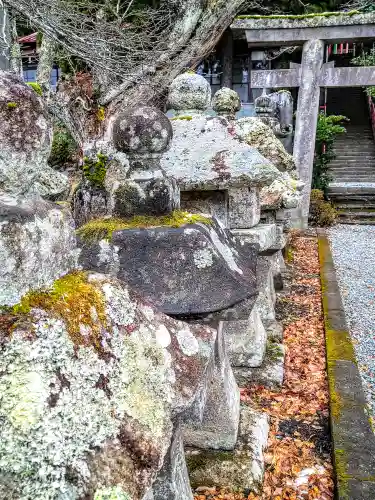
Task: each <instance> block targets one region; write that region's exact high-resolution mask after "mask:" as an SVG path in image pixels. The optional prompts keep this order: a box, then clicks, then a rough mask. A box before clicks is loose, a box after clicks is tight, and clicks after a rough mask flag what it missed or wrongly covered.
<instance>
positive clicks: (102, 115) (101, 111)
mask: <svg viewBox="0 0 375 500" xmlns="http://www.w3.org/2000/svg"><path fill="white" fill-rule="evenodd" d="M96 118H97V119H98V121H100V122H103V121H104V120H105V108H104V107H103V106H99V108H98V111H97V112H96Z"/></svg>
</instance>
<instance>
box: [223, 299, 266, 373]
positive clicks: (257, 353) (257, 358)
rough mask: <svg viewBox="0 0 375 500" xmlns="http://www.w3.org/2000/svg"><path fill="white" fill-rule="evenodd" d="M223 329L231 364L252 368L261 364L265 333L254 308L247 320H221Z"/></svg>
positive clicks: (264, 348) (264, 347)
mask: <svg viewBox="0 0 375 500" xmlns="http://www.w3.org/2000/svg"><path fill="white" fill-rule="evenodd" d="M223 331H224V338H225V344H226V347H227V351H228V356H229V361H230V364H231V366H244V367H250V368H253V367H257V366H260V365H261V364H262V362H263V359H264V356H265V354H266V345H267V333H266V330H265V329H264V326H263V323H262V320H261V318H260V314H259V312H258V310H257V309H256V308H253V310H252V311H251V314H250V316H249V319H248V320H243V321H226V322H223Z"/></svg>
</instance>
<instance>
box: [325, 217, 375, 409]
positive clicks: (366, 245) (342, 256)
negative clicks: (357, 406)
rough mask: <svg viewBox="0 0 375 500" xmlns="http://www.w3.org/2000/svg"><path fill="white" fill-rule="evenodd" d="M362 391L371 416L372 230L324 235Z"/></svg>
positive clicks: (343, 229) (374, 364)
mask: <svg viewBox="0 0 375 500" xmlns="http://www.w3.org/2000/svg"><path fill="white" fill-rule="evenodd" d="M328 236H329V239H330V243H331V249H332V254H333V260H334V264H335V267H336V273H337V279H338V283H339V287H340V292H341V296H342V299H343V302H344V309H345V314H346V319H347V322H348V326H349V329H350V332H351V335H352V338H353V343H354V347H355V351H356V356H357V361H358V365H359V370H360V373H361V376H362V382H363V388H364V391H365V394H366V397H367V400H368V403H369V406H370V410H371V413H372V416H373V417H374V416H375V226H354V225H338V226H335V227H333V228H331V229H330V230H329V231H328Z"/></svg>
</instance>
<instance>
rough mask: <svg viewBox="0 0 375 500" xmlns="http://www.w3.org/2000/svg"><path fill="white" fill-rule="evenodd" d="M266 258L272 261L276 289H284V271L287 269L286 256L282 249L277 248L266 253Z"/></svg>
mask: <svg viewBox="0 0 375 500" xmlns="http://www.w3.org/2000/svg"><path fill="white" fill-rule="evenodd" d="M265 257H266V259H267V260H268V262H269V263H270V266H271V270H272V274H273V284H274V288H275V290H277V291H279V290H282V289H283V287H284V283H283V272H284V271H285V270H286V266H285V261H284V257H283V254H282V251H281V250H276V251H274V252H272V253H266V254H265Z"/></svg>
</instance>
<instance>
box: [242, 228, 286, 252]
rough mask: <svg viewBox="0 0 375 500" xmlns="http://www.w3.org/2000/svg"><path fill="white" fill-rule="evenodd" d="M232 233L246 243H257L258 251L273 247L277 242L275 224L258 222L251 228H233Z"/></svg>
mask: <svg viewBox="0 0 375 500" xmlns="http://www.w3.org/2000/svg"><path fill="white" fill-rule="evenodd" d="M232 233H233V234H234V236H236V237H237V238H239V239H240V240H241V241H245V242H246V243H252V244H254V243H258V245H259V251H260V252H264V251H265V250H268V249H269V248H271V247H274V246H275V245H276V243H277V236H278V235H277V227H276V224H258V225H257V226H255V227H252V228H251V229H233V230H232Z"/></svg>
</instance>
